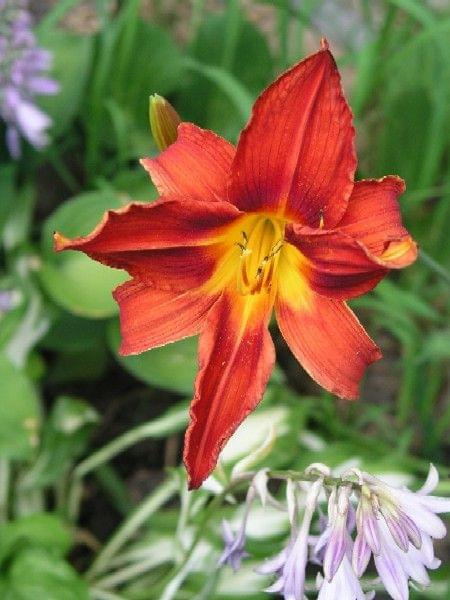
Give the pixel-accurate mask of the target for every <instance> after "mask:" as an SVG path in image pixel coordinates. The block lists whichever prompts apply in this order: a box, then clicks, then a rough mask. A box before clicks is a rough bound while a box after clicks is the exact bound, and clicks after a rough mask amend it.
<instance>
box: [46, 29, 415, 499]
mask: <svg viewBox="0 0 450 600" xmlns="http://www.w3.org/2000/svg"><path fill="white" fill-rule="evenodd" d="M141 163H142V165H143V166H144V168H145V169H146V170H147V171H148V172H149V173H150V175H151V177H152V179H153V182H154V184H155V185H156V187H157V188H158V190H159V193H160V195H161V198H160V199H159V200H158V201H157V202H155V203H153V204H137V203H134V204H130V205H129V206H127V207H126V208H124V209H122V210H118V211H109V212H108V213H107V214H106V215H105V217H104V219H103V221H102V222H101V223H100V225H99V226H98V227H97V228H96V229H95V230H94V231H93V232H92V233H91V234H90V235H88V236H86V237H82V238H76V239H72V240H70V239H67V238H64V237H63V236H61V235H59V234H56V236H55V246H56V250H64V249H72V250H81V251H83V252H85V253H86V254H87V255H89V256H90V257H91V258H93V259H94V260H97V261H99V262H101V263H103V264H106V265H109V266H112V267H117V268H121V269H126V270H127V271H128V272H129V274H130V275H131V276H132V279H131V280H130V281H128V282H127V283H125V284H123V285H121V286H119V287H118V288H117V289H116V290H115V292H114V297H115V299H116V300H117V302H118V303H119V306H120V319H121V331H122V345H121V348H120V352H121V353H122V354H136V353H139V352H143V351H144V350H148V349H150V348H154V347H156V346H161V345H164V344H167V343H169V342H174V341H176V340H179V339H181V338H184V337H186V336H192V335H196V334H199V333H200V342H199V374H198V376H197V379H196V382H195V396H194V400H193V403H192V407H191V423H190V426H189V428H188V431H187V434H186V442H185V450H184V460H185V464H186V466H187V470H188V473H189V485H190V487H191V488H195V487H198V486H199V485H200V484H201V483H202V481H203V480H204V479H205V478H206V477H207V475H208V474H209V473H210V472H211V470H212V469H213V468H214V465H215V464H216V460H217V457H218V454H219V452H220V450H221V448H222V447H223V445H224V444H225V442H226V441H227V440H228V438H229V437H230V436H231V434H232V433H233V432H234V431H235V429H236V428H237V427H238V425H239V424H240V423H241V421H242V420H243V419H244V418H245V417H246V415H248V413H249V412H250V411H252V410H253V409H254V408H255V406H256V405H257V404H258V402H259V401H260V399H261V397H262V394H263V391H264V388H265V386H266V384H267V380H268V378H269V375H270V372H271V371H272V367H273V364H274V361H275V353H274V347H273V343H272V340H271V337H270V335H269V332H268V323H269V320H270V316H271V314H272V310H273V309H275V313H276V317H277V321H278V324H279V327H280V330H281V333H282V334H283V336H284V338H285V340H286V342H287V343H288V345H289V346H290V348H291V350H292V352H293V353H294V355H295V357H296V358H297V359H298V361H299V362H300V363H301V364H302V365H303V366H304V368H305V369H306V370H307V371H308V373H309V374H310V375H311V376H312V377H313V378H314V379H315V380H316V381H317V382H318V383H319V384H321V385H322V386H323V387H324V388H326V389H327V390H329V391H331V392H333V393H335V394H337V395H338V396H340V397H343V398H356V397H357V396H358V383H359V381H360V379H361V377H362V375H363V372H364V370H365V368H366V367H367V366H368V365H369V364H370V363H372V362H373V361H375V360H378V359H379V358H381V353H380V351H379V349H378V347H377V346H376V345H375V343H374V342H373V341H372V340H371V339H370V338H369V337H368V335H367V334H366V333H365V331H364V329H363V328H362V326H361V325H360V323H359V321H358V319H357V318H356V317H355V315H354V314H353V313H352V312H351V310H350V309H349V308H348V307H347V305H346V304H345V300H348V299H350V298H353V297H355V296H358V295H360V294H363V293H365V292H367V291H369V290H370V289H372V288H373V287H374V286H375V285H376V284H377V283H378V282H379V281H380V280H381V279H382V278H383V277H384V276H385V275H386V273H387V272H388V271H389V269H392V268H401V267H404V266H406V265H409V264H410V263H411V262H413V261H414V259H415V258H416V255H417V247H416V244H415V243H414V241H413V240H412V239H411V237H410V235H409V234H408V232H407V231H406V230H405V229H404V228H403V226H402V223H401V217H400V212H399V207H398V203H397V197H398V196H399V195H400V194H401V193H402V192H403V191H404V182H403V181H402V180H401V179H400V178H399V177H395V176H388V177H384V178H383V179H379V180H363V181H358V182H355V181H354V173H355V168H356V156H355V149H354V129H353V126H352V115H351V112H350V109H349V107H348V105H347V103H346V101H345V98H344V96H343V93H342V90H341V84H340V78H339V73H338V71H337V67H336V64H335V62H334V59H333V57H332V55H331V53H330V51H329V49H328V44H327V43H326V41H323V42H322V45H321V49H320V51H319V52H317V53H316V54H314V55H312V56H310V57H308V58H306V59H305V60H303V61H302V62H300V63H298V64H297V65H295V66H294V67H292V68H291V69H290V70H288V71H286V72H285V73H284V74H282V75H281V76H280V77H279V78H278V79H277V80H276V81H275V82H274V83H272V84H271V85H270V86H269V87H268V88H267V89H266V90H265V91H264V92H263V93H262V94H261V96H260V97H259V98H258V99H257V101H256V103H255V105H254V108H253V113H252V116H251V118H250V121H249V123H248V124H247V126H246V128H245V129H244V130H243V131H242V133H241V136H240V138H239V142H238V144H237V147H236V148H234V147H233V146H232V145H231V144H230V143H228V142H227V141H226V140H224V139H222V138H220V137H218V136H217V135H215V134H214V133H212V132H211V131H207V130H204V129H200V128H199V127H196V126H195V125H193V124H190V123H181V124H180V125H179V126H178V138H177V140H176V142H175V143H173V144H171V145H170V146H169V147H168V148H167V149H166V150H165V151H163V152H162V153H161V154H160V155H159V156H158V157H157V158H144V159H143V160H142V161H141Z"/></svg>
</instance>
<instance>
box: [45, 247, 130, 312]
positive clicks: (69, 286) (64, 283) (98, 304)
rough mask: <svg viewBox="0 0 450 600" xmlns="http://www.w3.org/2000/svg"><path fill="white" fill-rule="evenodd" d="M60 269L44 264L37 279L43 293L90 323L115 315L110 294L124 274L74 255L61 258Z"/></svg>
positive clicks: (114, 307) (79, 255)
mask: <svg viewBox="0 0 450 600" xmlns="http://www.w3.org/2000/svg"><path fill="white" fill-rule="evenodd" d="M60 263H61V264H60V266H58V267H57V266H54V265H52V264H50V263H44V264H43V265H42V267H41V270H40V272H39V278H40V280H41V283H42V285H43V287H44V288H45V290H46V292H47V293H48V294H49V295H50V297H51V298H52V299H53V300H54V301H55V302H56V303H57V304H59V305H60V306H62V307H63V308H65V309H66V310H68V311H69V312H72V313H73V314H74V315H79V316H82V317H87V318H91V319H102V318H105V317H110V316H111V315H113V314H115V313H116V312H117V305H116V303H115V302H114V300H113V298H112V296H111V292H112V290H113V289H114V288H115V287H117V286H118V285H119V284H120V283H122V282H123V281H125V279H126V278H127V277H126V274H124V273H123V272H122V271H116V270H113V269H110V268H108V267H105V266H103V265H100V264H98V263H96V262H94V261H92V260H91V259H89V258H88V257H86V256H84V255H82V254H77V255H74V256H70V257H68V258H64V259H63V260H61V261H60Z"/></svg>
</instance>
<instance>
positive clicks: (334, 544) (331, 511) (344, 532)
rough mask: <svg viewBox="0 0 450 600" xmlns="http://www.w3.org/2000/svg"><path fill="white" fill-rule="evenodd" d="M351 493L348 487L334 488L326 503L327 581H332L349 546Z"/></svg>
mask: <svg viewBox="0 0 450 600" xmlns="http://www.w3.org/2000/svg"><path fill="white" fill-rule="evenodd" d="M351 491H352V490H351V486H350V485H343V486H340V487H339V488H337V487H335V488H333V490H332V492H331V494H330V498H329V501H328V528H327V529H326V530H325V532H324V534H323V537H324V538H326V550H325V555H324V559H323V571H324V575H325V579H327V580H328V581H331V580H332V579H333V577H334V575H335V573H336V572H337V570H338V568H339V566H340V564H341V561H342V559H343V558H344V556H345V554H346V553H347V551H348V548H349V546H350V544H351V538H350V535H349V532H348V529H347V518H348V512H349V506H350V500H349V498H350V494H351ZM319 544H320V540H319ZM316 552H317V550H316Z"/></svg>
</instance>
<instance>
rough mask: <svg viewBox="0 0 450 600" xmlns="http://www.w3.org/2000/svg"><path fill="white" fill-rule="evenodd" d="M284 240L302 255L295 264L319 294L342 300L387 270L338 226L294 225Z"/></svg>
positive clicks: (372, 284) (363, 289)
mask: <svg viewBox="0 0 450 600" xmlns="http://www.w3.org/2000/svg"><path fill="white" fill-rule="evenodd" d="M286 240H287V241H288V242H290V243H291V244H293V245H294V246H295V247H296V248H297V249H298V250H299V251H300V252H301V255H303V256H299V257H298V259H297V265H294V266H295V267H296V268H298V269H300V270H301V271H303V272H304V273H305V276H306V277H307V279H308V281H309V284H310V286H311V287H312V289H313V290H314V291H315V292H317V293H319V294H321V295H322V296H328V297H329V298H338V299H341V300H348V299H349V298H354V297H355V296H360V295H361V294H364V293H366V292H368V291H369V290H371V289H373V288H374V287H375V286H376V285H377V283H379V281H380V280H381V279H382V278H383V277H384V276H385V275H386V273H387V269H386V268H383V267H381V266H380V265H379V264H378V263H377V262H375V261H374V260H372V259H371V258H370V257H369V256H368V255H367V252H366V251H365V249H364V247H362V246H361V245H360V244H359V243H358V242H357V241H356V240H354V239H353V238H352V237H350V236H349V235H346V234H344V233H342V232H340V231H337V230H331V231H325V230H320V229H312V228H310V227H296V226H294V227H289V228H288V229H287V230H286ZM294 257H295V255H294ZM305 259H306V260H305ZM294 262H295V258H294Z"/></svg>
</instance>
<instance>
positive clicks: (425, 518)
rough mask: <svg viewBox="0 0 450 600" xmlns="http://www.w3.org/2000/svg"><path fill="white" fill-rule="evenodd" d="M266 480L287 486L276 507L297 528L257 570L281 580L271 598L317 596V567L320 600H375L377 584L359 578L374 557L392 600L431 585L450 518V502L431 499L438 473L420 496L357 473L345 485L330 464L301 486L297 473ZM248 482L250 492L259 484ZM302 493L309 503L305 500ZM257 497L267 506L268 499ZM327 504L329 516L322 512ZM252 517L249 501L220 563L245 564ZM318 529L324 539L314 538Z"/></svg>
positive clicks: (306, 475)
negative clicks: (449, 516)
mask: <svg viewBox="0 0 450 600" xmlns="http://www.w3.org/2000/svg"><path fill="white" fill-rule="evenodd" d="M264 474H265V479H264V481H265V485H267V482H268V481H269V480H270V479H272V478H273V479H278V480H280V479H281V480H283V479H284V480H286V481H287V485H286V503H285V504H284V506H283V504H282V503H280V502H276V503H272V506H273V507H276V508H278V509H279V510H284V511H286V513H287V515H288V517H289V522H290V524H291V532H290V535H289V539H288V541H287V544H286V546H285V547H284V548H283V549H282V550H281V551H280V552H279V553H278V554H277V555H276V556H274V557H272V558H269V559H267V560H266V561H264V562H263V563H262V564H261V565H260V567H258V569H257V572H258V573H260V574H263V575H273V576H274V578H275V579H274V582H273V584H272V585H270V586H269V587H268V588H267V589H266V591H267V592H270V593H276V594H280V595H281V596H282V597H283V598H284V600H304V598H306V596H305V593H306V591H308V592H309V591H310V590H311V583H310V584H309V586H307V581H306V576H307V565H308V563H310V564H311V565H312V567H313V568H315V570H316V571H317V566H319V568H322V569H323V574H322V572H319V573H317V578H316V588H317V590H318V596H317V600H371V599H372V598H374V592H373V589H371V588H373V585H374V583H377V581H376V580H375V579H374V576H373V574H372V575H371V574H368V578H367V579H366V581H365V582H364V584H363V581H362V580H361V577H362V575H363V574H364V573H365V571H366V569H367V566H368V564H369V560H370V558H371V555H372V554H373V557H374V565H375V568H376V570H377V571H378V575H379V580H380V581H381V584H382V585H383V586H384V588H385V589H386V592H387V593H388V595H389V596H390V597H391V598H392V599H393V600H408V598H409V583H410V582H414V583H415V584H416V585H419V586H422V587H426V586H428V585H429V584H430V578H429V575H428V572H427V570H429V569H436V568H438V567H439V565H440V561H439V559H437V558H436V557H435V555H434V549H433V538H441V537H443V536H444V535H445V527H444V524H443V523H442V521H441V520H440V519H439V517H437V514H438V513H443V512H450V498H443V497H439V496H433V495H431V492H432V491H433V490H434V488H435V487H436V485H437V483H438V474H437V470H436V469H435V467H433V466H432V465H431V466H430V471H429V475H428V478H427V481H426V483H425V485H424V486H423V487H422V488H421V489H419V490H418V491H417V492H411V491H410V490H408V489H407V488H394V487H392V486H389V485H388V484H386V483H384V482H383V481H382V480H380V479H378V478H376V477H374V476H373V475H370V474H369V473H367V472H364V471H359V470H357V469H352V470H351V471H350V472H347V473H345V474H344V475H343V476H341V477H339V478H336V477H332V476H331V475H330V470H329V469H328V467H326V466H325V465H316V464H314V465H310V466H309V467H308V468H307V469H306V470H305V471H304V472H303V473H298V475H297V476H296V477H295V480H294V479H293V477H294V476H295V474H293V473H292V471H289V472H288V473H286V475H284V474H283V473H282V472H279V471H277V472H274V473H272V472H270V471H268V470H267V469H265V470H264ZM355 475H356V477H355ZM249 476H250V477H252V483H251V487H250V490H251V489H252V487H253V486H254V482H255V477H254V476H253V475H252V474H249ZM302 479H304V480H305V481H308V482H309V483H304V484H303V485H302V486H301V487H300V485H299V482H300V481H301V480H302ZM232 483H233V482H232ZM254 489H256V488H254ZM300 490H302V492H303V494H304V498H302V497H301V494H300V496H299V492H300ZM323 492H324V493H323ZM259 495H260V497H261V499H263V498H264V496H265V494H262V495H261V494H259ZM247 498H248V496H247ZM325 498H328V511H327V516H326V517H325V516H324V514H323V512H322V510H321V507H320V504H321V503H323V501H324V500H325ZM253 499H254V495H252V500H253ZM355 507H356V518H355ZM249 511H250V503H249V502H248V501H247V504H246V510H245V513H244V520H243V525H242V527H241V529H240V533H239V534H238V535H237V536H236V537H235V538H234V537H232V536H231V534H228V535H227V536H226V538H225V539H226V548H225V551H224V554H223V555H222V556H226V557H227V560H222V561H221V564H224V563H225V562H228V563H229V564H230V565H231V566H232V567H234V568H235V567H236V566H237V565H238V564H240V562H241V560H242V559H243V558H245V556H246V555H245V554H244V552H243V549H244V546H243V540H244V537H243V534H242V532H243V531H244V530H245V526H246V522H247V519H248V517H249ZM355 525H356V535H355ZM317 526H318V527H319V534H318V535H313V534H311V530H312V528H313V527H316V528H317ZM228 557H229V558H230V560H228ZM234 561H237V562H234ZM313 573H314V571H313V570H311V574H313ZM365 588H366V589H365Z"/></svg>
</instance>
